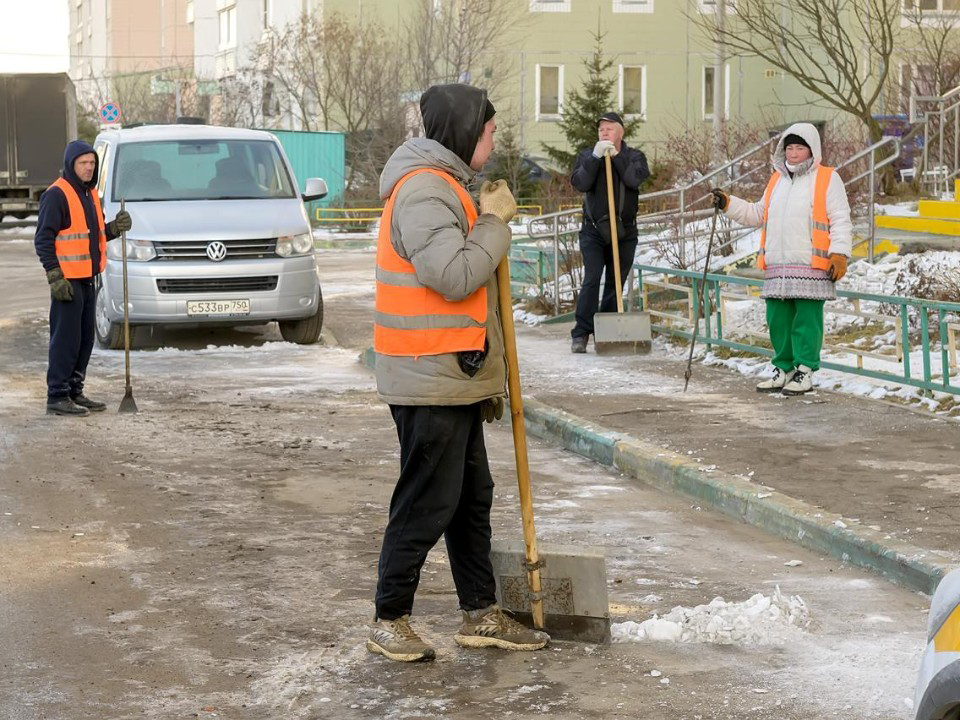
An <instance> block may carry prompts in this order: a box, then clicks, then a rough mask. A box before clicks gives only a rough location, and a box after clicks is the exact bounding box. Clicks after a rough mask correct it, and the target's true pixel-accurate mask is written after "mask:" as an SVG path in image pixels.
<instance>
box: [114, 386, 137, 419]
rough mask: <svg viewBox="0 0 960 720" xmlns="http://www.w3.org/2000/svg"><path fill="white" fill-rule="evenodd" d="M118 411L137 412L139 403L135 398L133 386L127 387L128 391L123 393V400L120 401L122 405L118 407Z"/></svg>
mask: <svg viewBox="0 0 960 720" xmlns="http://www.w3.org/2000/svg"><path fill="white" fill-rule="evenodd" d="M117 412H118V413H135V412H138V411H137V403H136V401H135V400H134V399H133V388H131V387H127V389H126V391H125V392H124V393H123V400H121V401H120V407H119V408H118V409H117Z"/></svg>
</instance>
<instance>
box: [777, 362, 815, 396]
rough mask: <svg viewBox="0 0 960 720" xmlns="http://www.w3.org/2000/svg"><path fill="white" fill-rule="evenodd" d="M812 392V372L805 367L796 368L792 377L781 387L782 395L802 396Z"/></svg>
mask: <svg viewBox="0 0 960 720" xmlns="http://www.w3.org/2000/svg"><path fill="white" fill-rule="evenodd" d="M811 390H813V370H811V369H810V368H808V367H807V366H806V365H801V366H800V367H798V368H797V369H796V370H795V371H794V373H793V377H792V378H791V379H790V382H788V383H787V384H786V385H784V386H783V394H784V395H803V394H804V393H808V392H810V391H811Z"/></svg>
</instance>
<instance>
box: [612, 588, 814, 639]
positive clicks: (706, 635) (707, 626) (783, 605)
mask: <svg viewBox="0 0 960 720" xmlns="http://www.w3.org/2000/svg"><path fill="white" fill-rule="evenodd" d="M809 622H810V614H809V611H808V610H807V605H806V603H805V602H804V601H803V599H801V598H800V597H799V596H797V595H791V596H789V597H786V596H784V595H783V594H782V593H781V592H780V588H779V587H777V589H776V591H775V592H774V594H773V595H764V594H762V593H757V594H756V595H754V596H753V597H751V598H750V599H749V600H745V601H744V602H739V603H732V602H727V601H725V600H724V599H723V598H722V597H718V598H714V599H713V600H712V601H711V602H710V603H709V604H707V605H698V606H697V607H695V608H689V607H683V606H677V607H675V608H674V609H673V610H671V611H670V612H668V613H667V614H666V615H664V616H663V617H660V616H658V615H654V616H653V617H652V618H650V619H649V620H644V621H643V622H641V623H637V622H633V621H632V620H628V621H627V622H623V623H616V624H614V625H612V626H611V628H610V633H611V636H612V639H613V642H643V641H646V640H652V641H659V642H685V643H686V642H700V643H715V644H718V645H734V644H736V645H770V644H776V643H780V642H784V641H786V639H787V638H788V635H789V634H790V633H793V632H795V631H796V630H797V629H798V628H804V627H806V626H807V625H808V624H809Z"/></svg>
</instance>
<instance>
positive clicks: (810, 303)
mask: <svg viewBox="0 0 960 720" xmlns="http://www.w3.org/2000/svg"><path fill="white" fill-rule="evenodd" d="M767 327H769V328H770V341H771V342H772V343H773V352H774V355H773V364H774V365H775V366H776V367H778V368H780V369H781V370H783V371H784V372H790V371H791V370H793V369H794V368H795V367H797V366H798V365H806V366H807V367H808V368H810V369H811V370H818V369H819V368H820V348H821V347H823V300H774V299H768V300H767Z"/></svg>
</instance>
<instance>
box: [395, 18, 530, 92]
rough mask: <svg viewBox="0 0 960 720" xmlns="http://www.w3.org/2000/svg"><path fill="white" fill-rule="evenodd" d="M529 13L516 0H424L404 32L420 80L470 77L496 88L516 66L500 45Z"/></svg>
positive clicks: (423, 84)
mask: <svg viewBox="0 0 960 720" xmlns="http://www.w3.org/2000/svg"><path fill="white" fill-rule="evenodd" d="M525 18H526V14H525V13H523V12H522V7H521V4H520V3H517V2H516V0H439V2H438V1H437V0H419V1H418V3H417V6H416V10H415V11H414V12H413V13H411V15H410V18H409V20H408V22H407V23H406V26H405V33H404V34H405V37H406V41H407V54H408V57H409V62H410V67H411V68H412V72H413V80H414V83H415V86H416V87H418V88H421V89H423V88H427V87H429V86H430V85H434V84H437V83H455V82H465V83H470V84H472V85H477V86H479V87H484V88H487V89H488V90H495V89H496V88H497V87H498V86H499V85H500V84H502V83H503V82H504V81H505V80H507V79H508V78H509V70H508V68H509V67H510V66H509V64H508V63H504V62H503V61H502V58H498V57H497V53H496V51H497V50H498V48H499V47H500V46H501V45H502V43H501V41H502V38H503V37H504V35H505V34H507V33H508V32H509V31H510V30H515V29H516V28H517V27H518V26H519V25H520V24H521V23H522V22H523V21H524V20H525Z"/></svg>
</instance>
